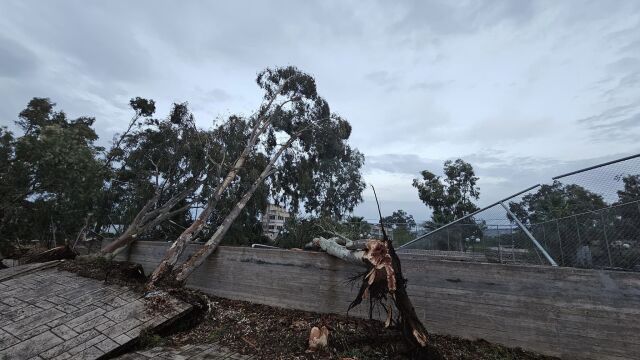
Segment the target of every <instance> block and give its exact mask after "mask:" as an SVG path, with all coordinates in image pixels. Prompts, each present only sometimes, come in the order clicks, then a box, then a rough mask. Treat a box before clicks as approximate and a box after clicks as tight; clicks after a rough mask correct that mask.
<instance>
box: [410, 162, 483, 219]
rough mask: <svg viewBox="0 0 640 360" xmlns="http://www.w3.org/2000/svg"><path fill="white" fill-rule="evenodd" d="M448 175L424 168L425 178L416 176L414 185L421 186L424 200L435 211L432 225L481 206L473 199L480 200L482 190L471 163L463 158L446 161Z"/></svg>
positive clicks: (465, 213) (419, 188) (461, 215)
mask: <svg viewBox="0 0 640 360" xmlns="http://www.w3.org/2000/svg"><path fill="white" fill-rule="evenodd" d="M444 174H445V176H444V178H443V177H441V176H437V175H435V174H434V173H432V172H430V171H428V170H424V171H422V172H421V175H422V180H419V179H413V187H415V188H416V189H418V196H419V197H420V200H422V202H424V203H425V205H427V207H429V208H431V209H432V210H433V213H432V214H431V223H430V226H431V227H434V226H437V225H438V224H446V223H449V222H451V221H453V220H455V219H458V218H461V217H463V216H465V215H467V214H470V213H472V212H474V211H476V210H478V207H477V206H476V205H475V204H474V203H473V202H472V201H473V200H478V198H479V196H480V189H479V188H478V186H477V185H476V183H477V181H478V177H477V176H475V172H474V171H473V167H472V166H471V164H469V163H467V162H464V161H463V160H462V159H457V160H456V161H451V160H447V161H445V163H444Z"/></svg>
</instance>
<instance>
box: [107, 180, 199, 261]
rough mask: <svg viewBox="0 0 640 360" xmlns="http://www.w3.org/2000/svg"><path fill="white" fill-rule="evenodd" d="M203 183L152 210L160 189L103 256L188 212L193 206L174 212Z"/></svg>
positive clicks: (197, 182)
mask: <svg viewBox="0 0 640 360" xmlns="http://www.w3.org/2000/svg"><path fill="white" fill-rule="evenodd" d="M201 183H202V182H201V181H196V182H194V183H193V185H191V186H188V187H187V188H186V189H184V190H182V191H181V192H179V193H178V194H176V195H174V196H173V197H172V198H170V199H169V200H168V201H167V202H165V203H164V204H162V205H160V206H158V207H156V208H155V209H153V210H151V208H152V207H153V206H154V205H155V204H156V202H157V201H158V199H159V198H160V189H158V191H156V193H155V194H154V196H153V197H152V198H151V199H149V201H147V203H146V204H145V205H144V206H143V207H142V209H141V210H140V211H139V212H138V214H137V215H136V217H135V218H134V219H133V221H132V222H131V224H129V226H128V227H127V229H126V230H125V232H124V233H122V234H121V235H120V236H118V238H116V240H114V241H112V242H111V243H109V244H107V245H106V246H105V247H104V248H103V249H102V251H101V253H102V255H105V254H113V253H114V252H115V251H116V250H118V249H120V248H123V247H125V246H127V245H129V244H131V243H132V242H134V241H135V240H136V238H137V236H138V235H140V234H142V233H143V232H145V231H146V230H148V229H152V228H154V227H156V226H157V225H159V224H160V223H161V222H163V221H165V220H167V219H169V218H171V217H173V216H175V215H177V214H179V213H181V212H183V211H185V210H187V209H188V208H189V207H191V204H187V205H185V206H183V207H181V208H179V209H176V210H172V209H173V208H174V207H175V206H176V205H177V204H178V203H179V202H180V201H182V200H184V199H185V198H186V197H187V196H189V195H190V194H191V193H193V192H194V191H195V190H196V189H197V188H198V186H200V184H201Z"/></svg>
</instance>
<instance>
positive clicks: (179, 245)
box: [147, 79, 289, 288]
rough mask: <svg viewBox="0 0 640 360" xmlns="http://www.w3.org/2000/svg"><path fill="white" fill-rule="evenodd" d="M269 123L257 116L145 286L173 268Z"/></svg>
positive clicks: (275, 96) (278, 92)
mask: <svg viewBox="0 0 640 360" xmlns="http://www.w3.org/2000/svg"><path fill="white" fill-rule="evenodd" d="M288 81H289V80H288V79H287V81H285V84H286V82H288ZM285 84H282V85H281V86H280V87H279V88H278V90H277V91H276V92H275V94H274V95H273V97H272V98H271V99H270V100H269V102H268V103H267V105H266V107H265V110H264V111H265V112H266V111H267V110H268V109H269V108H270V107H271V105H273V102H274V101H275V99H276V98H277V97H278V95H279V94H280V92H281V91H282V89H283V87H284V85H285ZM285 103H286V102H285ZM283 105H284V104H280V105H279V106H283ZM269 123H270V120H269V119H265V118H264V113H263V114H262V115H260V116H258V118H257V119H256V123H255V125H254V126H253V128H252V129H251V136H250V137H249V140H248V141H247V145H246V146H245V147H244V149H243V150H242V153H240V156H238V158H237V159H236V161H235V163H234V164H233V167H231V169H230V170H229V172H228V173H227V176H225V178H224V180H223V181H222V182H220V183H219V184H218V186H216V189H215V190H214V193H213V196H212V199H211V200H210V201H209V202H208V203H207V206H206V207H205V208H204V209H203V210H202V213H200V215H199V216H198V218H197V219H196V220H195V221H194V222H193V224H191V225H190V226H189V227H188V228H186V229H185V230H184V231H183V232H182V233H181V234H180V236H178V238H177V239H176V241H175V242H174V243H173V244H172V245H171V247H170V248H169V250H167V252H166V253H165V256H164V258H163V259H162V261H161V262H160V264H159V265H158V266H157V267H156V268H155V270H154V271H153V273H152V274H151V277H150V278H149V282H148V283H147V288H153V287H154V286H155V284H156V282H157V281H158V280H160V279H161V278H162V277H163V276H165V275H166V274H167V272H168V271H172V270H173V267H174V266H175V265H176V263H177V262H178V258H180V255H182V253H183V252H184V249H185V247H186V245H187V243H188V242H189V241H191V240H193V239H194V238H195V237H196V236H197V235H198V234H199V233H200V232H201V231H202V229H203V228H204V225H205V223H206V221H207V219H208V218H209V216H210V215H211V213H212V212H213V210H214V209H215V207H216V205H217V204H218V201H219V200H220V198H221V197H222V193H223V192H224V191H225V190H226V189H227V187H229V184H231V181H233V179H235V178H236V176H237V175H238V171H240V169H242V167H243V166H244V163H245V161H246V160H247V157H248V156H249V153H251V150H252V149H253V148H254V147H255V145H256V143H257V141H258V139H259V138H260V135H262V134H263V133H264V132H265V130H266V128H267V126H268V125H269ZM254 192H255V190H254ZM251 195H253V192H251ZM245 205H246V204H245ZM243 207H244V206H243ZM236 216H237V215H236ZM234 219H235V218H234ZM232 222H233V221H232ZM225 233H226V231H225ZM223 236H224V235H223ZM216 246H217V245H216ZM214 250H215V249H214Z"/></svg>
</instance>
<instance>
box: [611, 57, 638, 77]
mask: <svg viewBox="0 0 640 360" xmlns="http://www.w3.org/2000/svg"><path fill="white" fill-rule="evenodd" d="M608 68H609V71H611V72H615V73H623V74H626V73H628V72H633V71H638V70H640V58H639V57H634V56H628V57H624V58H621V59H618V60H616V61H614V62H613V63H611V64H609V65H608Z"/></svg>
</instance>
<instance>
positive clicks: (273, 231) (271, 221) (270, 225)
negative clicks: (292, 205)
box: [262, 204, 290, 240]
mask: <svg viewBox="0 0 640 360" xmlns="http://www.w3.org/2000/svg"><path fill="white" fill-rule="evenodd" d="M289 216H290V215H289V213H288V212H287V210H285V209H284V208H282V207H280V206H278V205H272V204H269V205H268V206H267V209H266V210H265V212H264V215H263V216H262V232H263V233H264V234H265V235H266V236H267V237H268V238H269V239H271V240H275V239H276V237H277V236H278V234H279V233H280V232H281V231H282V229H284V223H285V221H286V220H287V219H288V218H289Z"/></svg>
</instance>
